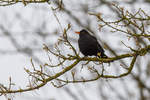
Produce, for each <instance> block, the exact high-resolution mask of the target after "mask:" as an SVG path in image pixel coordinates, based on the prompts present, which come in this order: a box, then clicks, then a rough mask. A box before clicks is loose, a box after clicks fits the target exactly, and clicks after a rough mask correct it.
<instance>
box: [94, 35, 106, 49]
mask: <svg viewBox="0 0 150 100" xmlns="http://www.w3.org/2000/svg"><path fill="white" fill-rule="evenodd" d="M91 37H92V40H93V42H94V43H95V44H96V46H97V47H98V50H99V51H100V52H104V49H103V48H102V46H101V45H100V44H99V42H98V41H97V39H96V37H94V36H92V35H91Z"/></svg>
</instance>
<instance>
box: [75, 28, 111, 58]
mask: <svg viewBox="0 0 150 100" xmlns="http://www.w3.org/2000/svg"><path fill="white" fill-rule="evenodd" d="M75 33H77V34H79V40H78V44H79V49H80V51H81V53H82V54H83V55H84V56H93V55H94V56H98V57H99V58H108V57H107V56H106V55H105V53H104V52H105V51H104V50H103V48H102V47H101V45H100V44H99V43H98V41H97V39H96V38H95V37H94V36H92V35H90V34H89V32H88V31H86V30H85V29H82V30H81V31H80V32H75Z"/></svg>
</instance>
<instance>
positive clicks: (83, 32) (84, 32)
mask: <svg viewBox="0 0 150 100" xmlns="http://www.w3.org/2000/svg"><path fill="white" fill-rule="evenodd" d="M75 33H77V34H88V31H86V30H85V29H82V30H81V31H80V32H75Z"/></svg>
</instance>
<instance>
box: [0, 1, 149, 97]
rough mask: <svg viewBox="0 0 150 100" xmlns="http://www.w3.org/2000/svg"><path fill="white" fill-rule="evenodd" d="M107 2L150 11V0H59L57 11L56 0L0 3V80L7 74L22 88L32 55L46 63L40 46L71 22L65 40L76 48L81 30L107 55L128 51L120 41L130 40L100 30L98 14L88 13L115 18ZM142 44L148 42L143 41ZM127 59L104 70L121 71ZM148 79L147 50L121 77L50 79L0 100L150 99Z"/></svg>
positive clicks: (5, 81)
mask: <svg viewBox="0 0 150 100" xmlns="http://www.w3.org/2000/svg"><path fill="white" fill-rule="evenodd" d="M110 2H114V3H116V4H118V5H119V6H121V7H124V9H127V10H129V11H130V12H133V13H135V12H136V11H138V9H139V8H141V9H142V10H144V11H145V12H146V13H148V14H149V13H150V0H79V1H78V0H63V4H62V9H61V10H60V11H57V12H54V11H53V10H52V7H53V8H56V7H58V6H59V1H58V0H53V1H51V3H50V4H47V3H33V4H27V5H26V6H24V5H23V3H17V4H13V5H9V6H0V68H1V70H0V83H1V84H5V85H8V81H9V78H10V77H11V78H12V82H13V83H15V85H16V87H14V88H18V87H21V88H23V87H26V86H27V85H28V74H27V73H26V72H25V71H24V68H25V67H26V68H29V66H31V62H30V59H31V58H32V59H33V62H34V63H35V64H36V65H40V64H44V63H45V62H46V61H48V57H47V55H46V53H45V52H44V51H43V49H42V48H43V44H46V45H47V46H48V47H49V48H53V46H54V44H55V43H56V42H57V40H58V38H59V37H60V36H61V35H62V28H66V27H67V24H68V23H70V24H71V29H70V30H69V32H68V36H69V40H70V41H71V43H72V44H73V45H74V46H75V48H76V50H77V51H78V52H79V49H78V44H77V40H78V35H76V34H74V31H80V30H81V29H83V28H85V29H87V30H89V31H90V32H92V33H93V35H95V36H96V37H97V39H98V40H99V42H100V43H101V45H103V47H104V48H105V51H106V54H107V55H108V56H110V57H112V56H114V55H115V54H114V53H113V52H115V53H117V54H118V55H119V54H123V53H128V52H129V51H130V50H129V49H128V48H127V47H125V46H124V45H123V44H122V42H124V43H126V44H128V45H129V46H131V47H135V45H134V40H130V41H128V37H127V36H126V35H125V34H122V33H121V32H111V31H110V29H107V27H106V28H104V29H102V30H100V29H99V22H98V20H97V19H96V17H94V16H91V15H89V13H93V12H94V13H101V14H102V16H103V18H104V19H106V20H108V21H113V20H116V19H117V18H118V13H117V12H116V11H115V9H113V7H112V6H110V5H109V3H110ZM55 15H57V18H58V19H59V22H60V24H61V25H60V24H59V22H58V20H57V19H56V16H55ZM140 43H141V44H142V45H146V44H149V42H147V41H144V40H143V41H140ZM105 46H106V47H105ZM62 49H64V48H62ZM66 52H67V53H68V51H66ZM81 56H83V55H82V54H81ZM53 59H55V58H53ZM129 63H130V62H129V60H120V61H117V62H114V63H112V64H111V65H110V66H108V65H107V64H106V66H107V68H108V71H112V73H120V72H121V71H120V69H119V68H120V66H121V65H126V66H128V65H129ZM85 73H86V71H85ZM149 83H150V57H149V54H147V55H145V56H142V57H139V58H138V59H137V61H136V64H135V66H134V68H133V70H132V72H131V74H130V75H128V76H126V77H123V78H118V79H99V80H97V81H93V82H89V83H75V84H68V85H66V86H64V87H61V88H56V87H54V86H53V85H51V84H50V83H48V84H47V85H45V86H44V87H42V88H40V89H39V90H35V91H32V92H26V93H18V94H11V95H7V96H0V100H8V98H11V99H12V100H62V99H64V100H150V84H149Z"/></svg>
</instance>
